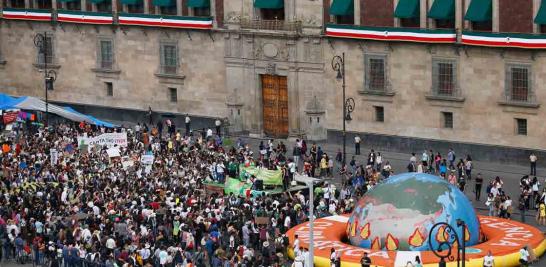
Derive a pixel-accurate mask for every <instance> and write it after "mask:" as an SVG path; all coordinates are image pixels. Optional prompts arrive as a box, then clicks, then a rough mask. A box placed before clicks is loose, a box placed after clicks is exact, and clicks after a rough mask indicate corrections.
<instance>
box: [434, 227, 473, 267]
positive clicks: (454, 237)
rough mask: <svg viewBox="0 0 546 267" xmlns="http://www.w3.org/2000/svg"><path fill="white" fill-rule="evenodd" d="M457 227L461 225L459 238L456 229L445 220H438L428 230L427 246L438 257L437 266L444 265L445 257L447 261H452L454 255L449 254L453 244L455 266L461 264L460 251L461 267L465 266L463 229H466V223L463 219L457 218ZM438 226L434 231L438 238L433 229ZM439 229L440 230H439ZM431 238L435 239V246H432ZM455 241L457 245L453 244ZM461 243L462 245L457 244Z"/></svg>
mask: <svg viewBox="0 0 546 267" xmlns="http://www.w3.org/2000/svg"><path fill="white" fill-rule="evenodd" d="M457 227H462V238H461V239H459V235H458V234H457V230H456V229H455V228H453V227H452V226H451V225H449V224H448V223H445V222H439V223H436V224H435V225H433V226H432V228H430V231H429V232H428V246H429V249H430V250H432V252H433V253H434V255H436V257H438V258H440V262H439V263H438V267H446V261H445V259H448V260H449V261H454V260H455V256H453V255H451V254H452V250H453V248H454V246H456V247H457V267H460V266H461V252H462V256H463V258H462V267H465V259H466V257H465V250H466V248H465V247H466V241H465V237H466V236H465V235H466V234H465V231H466V224H465V222H464V221H463V220H461V219H457ZM436 228H438V230H437V231H436V233H435V234H436V235H440V234H441V236H439V237H440V238H438V236H437V237H436V238H435V237H434V229H436ZM440 231H441V232H440ZM432 240H437V244H436V247H434V246H433V244H432ZM455 243H457V245H455ZM459 244H461V245H462V246H459Z"/></svg>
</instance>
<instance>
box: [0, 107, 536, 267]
mask: <svg viewBox="0 0 546 267" xmlns="http://www.w3.org/2000/svg"><path fill="white" fill-rule="evenodd" d="M185 122H186V132H185V133H181V132H180V131H178V130H177V129H176V127H175V126H174V124H172V123H170V121H161V122H158V123H157V124H156V125H154V126H151V125H150V126H149V125H146V124H142V125H141V124H137V125H136V126H135V127H133V128H123V127H120V128H116V129H108V128H104V127H96V126H92V125H89V124H85V123H79V124H67V123H61V124H58V125H55V126H51V127H46V128H44V127H41V128H36V127H32V128H27V129H23V128H20V129H19V128H16V129H17V131H16V132H14V133H13V134H10V135H3V136H2V137H1V138H2V140H1V141H2V144H3V145H2V149H1V154H0V159H1V163H2V177H1V180H0V193H1V195H0V248H1V249H0V262H2V261H6V260H14V259H16V260H20V259H23V258H24V257H30V255H32V257H31V258H32V260H33V261H34V262H35V263H36V264H37V265H42V266H48V267H49V266H59V267H60V266H63V267H65V266H67V267H72V266H78V267H80V266H97V267H99V266H100V267H114V266H116V267H122V266H123V267H129V266H161V267H171V266H172V267H179V266H182V267H190V266H214V267H217V266H218V267H228V266H289V264H293V265H294V266H298V267H299V266H310V262H309V260H308V258H307V257H306V255H308V254H306V253H307V252H306V250H305V249H304V248H301V247H299V242H297V241H296V242H293V244H292V246H293V247H291V248H292V249H293V251H294V252H295V260H294V261H293V262H291V261H289V260H288V257H287V254H286V253H287V248H288V247H289V246H291V245H290V244H289V240H288V238H287V236H286V235H285V233H286V231H287V230H288V229H290V228H291V227H293V226H295V225H297V224H300V223H303V222H305V221H306V220H307V219H308V218H307V216H308V214H309V213H308V212H309V210H308V207H309V203H308V194H307V193H305V192H301V191H297V192H291V191H290V190H289V189H290V187H291V186H293V183H294V181H293V180H294V179H293V178H294V175H296V173H299V172H302V173H305V174H307V175H308V176H312V177H322V178H327V177H331V176H334V174H335V175H339V176H340V177H341V183H340V184H341V186H339V184H338V187H336V186H335V185H334V184H332V183H328V182H327V181H325V182H323V183H322V184H320V186H317V187H316V189H315V191H314V192H313V194H314V197H315V198H314V199H315V203H314V206H315V210H314V211H313V212H314V214H315V216H316V217H324V216H330V215H335V214H342V213H348V212H351V211H352V209H353V208H354V205H355V204H356V201H357V199H359V198H360V196H361V195H362V194H364V193H365V192H366V191H368V190H370V189H371V188H373V187H374V186H375V185H376V184H378V183H380V182H381V181H382V180H384V179H388V177H389V176H391V175H392V174H393V168H392V166H391V164H390V163H389V161H387V160H385V158H384V157H383V156H382V155H381V153H380V152H376V151H374V150H371V151H370V152H369V153H368V154H367V156H366V157H365V159H364V161H363V162H362V163H359V162H357V160H356V159H355V157H352V158H351V159H350V161H348V164H347V165H344V164H342V161H343V155H342V153H341V151H338V152H337V153H336V155H335V156H334V157H331V155H328V154H327V153H326V152H324V151H323V149H322V148H321V147H320V146H319V145H317V144H316V143H312V144H310V146H309V147H308V144H307V142H306V141H305V140H297V141H296V142H295V144H294V146H293V147H291V149H288V148H287V145H286V144H284V143H283V142H282V141H280V142H276V141H274V140H268V141H265V142H261V143H260V144H259V146H258V153H254V151H252V149H251V147H250V146H249V144H246V143H245V141H244V140H243V139H238V140H237V141H236V142H232V143H230V144H229V145H225V144H224V142H225V141H226V140H225V139H223V137H222V136H220V130H219V129H218V127H217V133H216V134H213V132H212V130H210V129H208V130H205V129H204V130H203V131H201V132H192V131H191V129H189V120H188V119H187V118H186V121H185ZM215 125H216V126H218V123H216V124H215ZM163 126H165V127H166V128H167V131H166V132H163ZM108 132H120V133H126V134H127V145H126V146H123V147H118V149H119V156H116V157H111V155H109V153H108V152H109V148H108V147H106V146H103V147H100V146H95V147H92V148H88V147H82V146H81V144H79V143H78V137H80V136H87V137H93V136H98V135H101V134H104V133H108ZM360 142H361V140H360V139H359V140H358V154H359V153H360ZM52 150H54V151H56V152H58V154H56V156H55V159H53V158H52V153H51V152H52ZM144 155H153V163H152V164H151V166H149V165H145V164H143V163H142V162H141V159H142V158H143V157H144ZM125 159H130V160H131V162H132V164H130V165H127V164H125V162H124V161H125ZM240 165H244V166H256V167H258V168H268V169H280V170H281V171H282V179H283V187H284V189H285V190H283V192H282V193H280V194H276V195H272V194H266V193H262V194H260V195H258V196H248V195H236V194H233V193H231V194H229V195H224V194H219V193H215V192H213V191H211V190H207V188H206V184H207V183H210V182H217V183H223V182H224V181H225V179H226V177H227V176H230V177H239V175H238V171H239V168H238V166H240ZM336 167H337V168H336ZM472 168H473V166H472V159H471V157H470V156H466V157H465V159H463V160H460V161H459V162H456V156H455V152H454V151H453V150H450V151H449V152H448V154H447V156H446V158H442V156H441V154H440V153H438V152H437V153H436V154H434V153H433V152H432V151H424V152H423V154H422V155H421V158H420V160H418V159H417V156H416V155H415V154H412V156H411V158H410V162H409V164H408V171H414V172H428V173H434V174H437V175H439V176H442V177H444V178H445V179H446V180H447V181H448V182H450V183H452V184H454V185H458V186H459V188H461V190H463V191H464V190H465V184H466V181H467V180H470V179H471V178H472V176H471V174H472ZM248 179H250V180H253V179H255V177H249V178H248ZM474 179H475V192H476V199H477V200H479V199H480V192H481V191H482V190H481V186H482V184H483V178H482V176H481V174H477V175H476V177H474ZM326 180H327V179H326ZM535 180H536V179H529V178H526V179H525V180H524V179H522V190H523V192H527V193H526V194H527V195H529V197H528V198H527V200H528V203H525V205H526V207H527V208H537V209H540V214H543V212H546V211H544V210H545V209H544V206H543V205H542V206H541V205H538V206H533V205H534V203H535V202H533V201H531V200H530V199H534V200H537V199H539V200H541V199H542V200H541V201H542V202H544V201H543V199H544V196H545V195H546V193H542V194H540V193H539V192H538V190H535V189H536V188H538V186H539V183H538V181H535ZM502 185H503V182H502V179H500V178H499V177H496V178H495V179H494V180H492V181H491V183H490V184H489V186H488V187H487V189H486V193H487V195H488V198H487V202H486V205H487V203H489V205H488V206H489V207H490V214H491V215H498V216H506V217H508V218H509V217H510V213H511V200H510V197H508V196H506V195H505V194H504V191H503V190H502ZM545 215H546V214H545ZM544 217H545V218H546V216H544ZM264 218H265V220H264ZM541 218H542V217H541ZM545 223H546V221H545ZM363 259H366V261H367V260H368V259H369V258H368V257H367V256H366V255H363ZM336 261H339V257H337V258H336V257H334V260H333V261H332V263H333V264H335V263H336Z"/></svg>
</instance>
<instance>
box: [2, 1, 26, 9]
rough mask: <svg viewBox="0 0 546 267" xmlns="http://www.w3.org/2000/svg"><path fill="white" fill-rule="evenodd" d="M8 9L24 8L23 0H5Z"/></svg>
mask: <svg viewBox="0 0 546 267" xmlns="http://www.w3.org/2000/svg"><path fill="white" fill-rule="evenodd" d="M6 2H7V4H8V7H13V8H25V0H7V1H6Z"/></svg>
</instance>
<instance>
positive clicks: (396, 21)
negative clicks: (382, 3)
mask: <svg viewBox="0 0 546 267" xmlns="http://www.w3.org/2000/svg"><path fill="white" fill-rule="evenodd" d="M393 1H394V5H393V7H394V9H393V10H392V13H393V14H394V11H395V10H396V6H397V5H398V0H393ZM364 8H365V7H364ZM394 27H400V19H399V18H396V17H395V18H394Z"/></svg>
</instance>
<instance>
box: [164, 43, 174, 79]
mask: <svg viewBox="0 0 546 267" xmlns="http://www.w3.org/2000/svg"><path fill="white" fill-rule="evenodd" d="M161 72H162V73H163V74H176V73H177V72H178V47H177V45H176V44H162V45H161Z"/></svg>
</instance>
